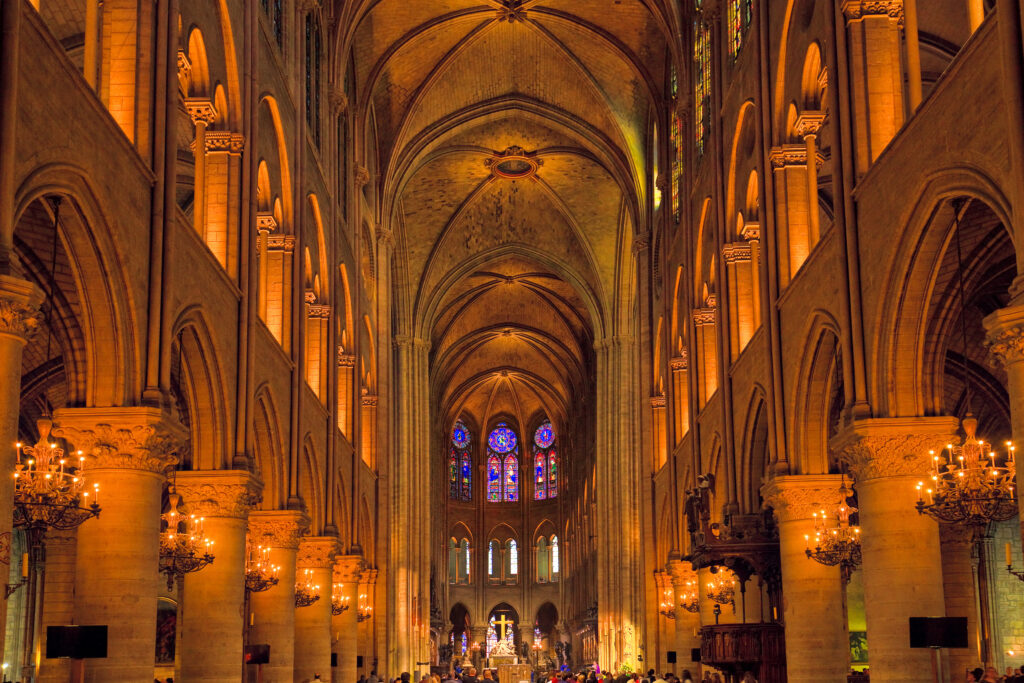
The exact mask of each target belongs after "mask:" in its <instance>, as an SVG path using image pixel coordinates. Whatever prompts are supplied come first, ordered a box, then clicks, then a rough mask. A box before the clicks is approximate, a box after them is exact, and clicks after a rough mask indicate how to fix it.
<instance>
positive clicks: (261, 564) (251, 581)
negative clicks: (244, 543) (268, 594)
mask: <svg viewBox="0 0 1024 683" xmlns="http://www.w3.org/2000/svg"><path fill="white" fill-rule="evenodd" d="M280 572H281V568H280V567H278V566H276V565H273V564H271V563H270V548H267V547H264V546H262V545H261V546H258V547H257V548H255V549H253V548H252V547H250V548H249V550H248V552H247V553H246V560H245V590H247V591H248V592H250V593H262V592H263V591H268V590H270V589H271V588H273V587H274V586H276V585H277V584H278V582H279V581H280V579H279V578H278V574H279V573H280Z"/></svg>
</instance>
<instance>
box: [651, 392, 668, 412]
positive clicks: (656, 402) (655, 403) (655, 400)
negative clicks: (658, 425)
mask: <svg viewBox="0 0 1024 683" xmlns="http://www.w3.org/2000/svg"><path fill="white" fill-rule="evenodd" d="M651 407H652V408H656V409H657V408H662V409H664V408H665V396H664V394H662V395H661V396H651Z"/></svg>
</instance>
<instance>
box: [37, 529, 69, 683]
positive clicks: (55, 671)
mask: <svg viewBox="0 0 1024 683" xmlns="http://www.w3.org/2000/svg"><path fill="white" fill-rule="evenodd" d="M77 542H78V534H77V533H76V532H75V531H50V532H49V533H47V534H46V569H45V571H44V574H43V576H44V580H43V599H42V605H41V610H42V615H41V617H42V620H41V622H40V626H41V628H40V634H39V638H40V649H41V650H42V651H43V652H44V653H45V652H46V627H47V626H62V625H66V624H70V623H72V622H73V621H74V618H75V546H76V544H77ZM70 679H71V660H69V659H46V658H45V657H44V658H42V659H40V660H39V675H38V676H37V678H36V681H37V682H38V683H66V681H68V680H70Z"/></svg>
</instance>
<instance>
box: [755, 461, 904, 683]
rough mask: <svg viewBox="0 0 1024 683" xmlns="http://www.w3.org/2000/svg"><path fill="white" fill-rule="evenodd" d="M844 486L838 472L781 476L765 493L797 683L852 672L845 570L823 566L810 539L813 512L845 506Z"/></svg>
mask: <svg viewBox="0 0 1024 683" xmlns="http://www.w3.org/2000/svg"><path fill="white" fill-rule="evenodd" d="M841 483H842V482H841V477H840V476H839V475H833V474H806V475H794V476H779V477H775V478H774V479H772V480H771V481H769V482H768V483H767V484H766V485H765V486H764V488H763V489H762V490H761V492H762V496H763V497H764V500H765V501H766V502H767V503H768V504H769V505H771V506H772V508H773V509H774V510H775V517H776V519H777V520H778V523H779V555H780V560H781V568H782V612H783V617H784V618H783V622H784V623H785V625H786V671H787V676H788V677H789V681H790V682H791V683H818V681H841V680H844V679H845V677H846V673H847V671H848V670H849V669H848V666H849V660H850V640H849V635H848V631H847V628H846V610H845V609H844V606H843V590H844V587H843V584H842V579H841V578H840V575H839V568H838V567H826V566H825V565H822V564H819V563H818V562H815V561H814V560H812V559H810V558H809V557H807V553H806V552H805V551H806V548H807V544H806V538H805V536H811V537H812V538H813V536H814V520H813V517H812V514H813V513H815V512H819V511H820V510H822V509H826V510H831V509H833V508H835V507H836V506H837V505H839V503H840V498H841V496H840V493H839V487H840V485H841ZM914 514H917V513H916V512H915V513H914ZM873 669H874V667H872V670H873Z"/></svg>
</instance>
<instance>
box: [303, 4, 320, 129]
mask: <svg viewBox="0 0 1024 683" xmlns="http://www.w3.org/2000/svg"><path fill="white" fill-rule="evenodd" d="M322 40H323V38H322V37H321V35H320V21H319V20H318V19H317V18H316V17H315V16H314V15H313V13H312V12H311V13H309V14H307V15H306V125H307V126H308V127H309V132H310V134H311V135H312V137H313V141H314V142H315V143H316V146H317V147H319V146H320V83H321V60H322V47H323V46H322Z"/></svg>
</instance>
